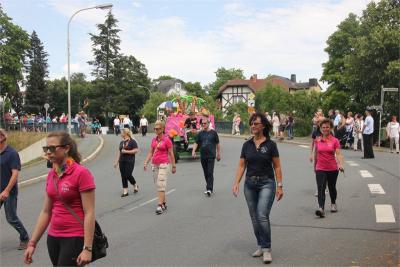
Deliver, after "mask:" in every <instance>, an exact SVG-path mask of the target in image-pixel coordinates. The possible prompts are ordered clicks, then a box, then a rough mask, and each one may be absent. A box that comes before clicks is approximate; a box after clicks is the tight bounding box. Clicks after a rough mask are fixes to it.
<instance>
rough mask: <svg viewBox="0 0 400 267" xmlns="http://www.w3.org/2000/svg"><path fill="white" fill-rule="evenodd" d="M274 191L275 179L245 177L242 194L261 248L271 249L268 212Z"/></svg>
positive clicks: (272, 201) (273, 197)
mask: <svg viewBox="0 0 400 267" xmlns="http://www.w3.org/2000/svg"><path fill="white" fill-rule="evenodd" d="M275 192H276V184H275V179H259V180H252V179H250V178H246V181H245V184H244V196H245V198H246V202H247V206H248V208H249V213H250V217H251V222H252V223H253V230H254V234H255V236H256V238H257V244H258V246H259V247H261V248H262V249H267V250H270V249H271V225H270V222H269V213H270V211H271V208H272V204H273V203H274V199H275Z"/></svg>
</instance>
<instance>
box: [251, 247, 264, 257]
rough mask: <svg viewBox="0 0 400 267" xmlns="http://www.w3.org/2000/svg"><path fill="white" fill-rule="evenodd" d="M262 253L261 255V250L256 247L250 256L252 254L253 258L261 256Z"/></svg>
mask: <svg viewBox="0 0 400 267" xmlns="http://www.w3.org/2000/svg"><path fill="white" fill-rule="evenodd" d="M262 255H263V251H262V249H261V248H258V249H257V250H256V251H254V253H253V254H251V256H253V257H254V258H257V257H261V256H262Z"/></svg>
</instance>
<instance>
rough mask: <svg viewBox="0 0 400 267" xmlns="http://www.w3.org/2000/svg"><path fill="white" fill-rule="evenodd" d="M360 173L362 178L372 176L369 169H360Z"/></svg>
mask: <svg viewBox="0 0 400 267" xmlns="http://www.w3.org/2000/svg"><path fill="white" fill-rule="evenodd" d="M360 174H361V176H362V177H363V178H372V177H374V176H373V175H372V174H371V173H370V172H369V171H367V170H360Z"/></svg>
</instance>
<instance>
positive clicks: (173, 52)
mask: <svg viewBox="0 0 400 267" xmlns="http://www.w3.org/2000/svg"><path fill="white" fill-rule="evenodd" d="M369 2H370V1H368V0H319V1H318V0H249V1H240V0H238V1H235V0H233V1H225V0H214V1H212V0H143V1H141V0H1V1H0V3H1V5H2V6H3V9H4V11H5V12H6V13H7V15H8V16H9V17H11V18H12V19H13V22H14V23H16V24H18V25H20V26H21V27H22V28H23V29H24V30H26V31H27V32H28V33H31V32H32V31H33V30H35V31H36V32H37V34H38V36H39V38H40V39H41V40H42V42H43V44H44V47H45V50H46V52H47V53H48V54H49V57H48V63H49V78H50V79H54V78H61V77H63V76H66V75H67V46H66V40H67V23H68V20H69V18H70V16H71V15H72V14H73V13H74V12H75V11H77V10H79V9H81V8H86V7H92V6H96V5H99V4H105V3H111V4H113V8H112V12H113V14H114V15H115V17H116V19H117V20H118V21H119V22H118V28H119V29H120V30H121V32H120V37H121V52H122V53H124V54H126V55H133V56H135V57H136V58H137V59H138V60H140V61H141V62H142V63H144V64H145V65H146V67H147V69H148V71H149V76H150V78H153V79H155V78H157V77H159V76H160V75H171V76H173V77H176V78H180V79H182V80H184V81H185V82H189V81H190V82H196V81H199V82H201V84H203V85H206V84H208V83H211V82H213V81H214V80H215V71H216V70H217V69H218V68H219V67H225V68H240V69H242V70H243V71H244V74H245V76H246V77H247V78H249V77H250V76H251V75H253V74H257V75H258V78H265V77H266V76H268V75H269V74H275V75H281V76H284V77H288V78H290V75H291V74H296V75H297V81H303V82H305V81H308V79H309V78H318V79H320V78H321V75H322V71H323V69H322V63H324V62H326V61H327V60H328V55H327V54H326V52H324V49H325V47H326V40H327V39H328V37H329V35H331V34H332V33H333V32H334V31H335V30H336V29H337V28H336V27H337V25H338V24H339V23H340V22H341V21H342V20H344V19H345V18H346V17H347V16H348V14H349V13H351V12H352V13H355V14H357V15H361V14H362V10H363V9H365V8H366V6H367V4H368V3H369ZM106 14H107V11H105V10H100V9H92V10H87V11H83V12H81V13H79V14H78V15H77V16H76V17H74V19H73V21H72V23H71V34H70V38H71V71H72V72H83V73H85V74H86V75H87V77H88V78H89V79H92V77H91V75H90V72H91V66H90V65H89V64H87V61H89V60H91V59H92V56H93V54H92V51H91V41H90V36H89V33H95V34H96V33H97V28H96V24H98V23H103V22H104V20H105V16H106ZM322 86H323V87H326V86H327V85H326V84H322Z"/></svg>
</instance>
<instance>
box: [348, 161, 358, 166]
mask: <svg viewBox="0 0 400 267" xmlns="http://www.w3.org/2000/svg"><path fill="white" fill-rule="evenodd" d="M346 163H347V164H349V165H350V166H352V167H357V166H360V165H359V164H358V163H355V162H354V161H350V160H349V161H346Z"/></svg>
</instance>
